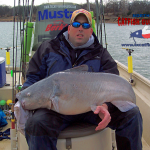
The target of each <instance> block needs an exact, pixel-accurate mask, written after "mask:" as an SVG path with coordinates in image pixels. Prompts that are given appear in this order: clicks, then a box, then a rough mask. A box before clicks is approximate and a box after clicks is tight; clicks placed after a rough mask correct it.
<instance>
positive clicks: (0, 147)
mask: <svg viewBox="0 0 150 150" xmlns="http://www.w3.org/2000/svg"><path fill="white" fill-rule="evenodd" d="M18 77H19V74H18V73H17V76H16V79H19V78H18ZM6 82H7V83H8V84H10V86H12V77H11V76H10V74H7V75H6ZM6 88H7V87H6ZM10 127H11V122H10V120H8V125H7V126H5V127H4V128H3V130H2V131H5V130H6V129H8V128H10ZM142 143H143V150H150V146H149V145H148V144H147V143H146V141H145V140H144V139H143V138H142ZM0 150H11V140H9V139H4V140H2V141H0Z"/></svg>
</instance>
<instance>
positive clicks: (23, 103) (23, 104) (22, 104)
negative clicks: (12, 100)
mask: <svg viewBox="0 0 150 150" xmlns="http://www.w3.org/2000/svg"><path fill="white" fill-rule="evenodd" d="M21 106H22V108H23V109H25V101H24V100H22V102H21Z"/></svg>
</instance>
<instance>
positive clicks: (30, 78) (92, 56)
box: [22, 26, 119, 89]
mask: <svg viewBox="0 0 150 150" xmlns="http://www.w3.org/2000/svg"><path fill="white" fill-rule="evenodd" d="M67 30H68V26H67V27H65V28H64V29H63V30H62V31H61V32H60V33H59V34H58V35H57V37H56V38H54V39H52V40H47V41H45V42H43V43H42V44H41V45H40V46H39V48H38V49H37V51H36V52H35V54H34V55H33V57H32V58H31V60H30V62H29V68H28V71H27V74H26V82H25V83H24V85H23V88H22V89H24V88H26V87H28V86H30V85H32V84H34V83H35V82H37V81H39V80H41V79H44V78H46V77H48V76H50V75H52V74H53V73H56V72H59V71H63V70H66V69H69V68H72V67H75V66H79V65H82V64H86V65H88V67H89V70H88V71H89V72H105V73H113V74H117V75H118V74H119V72H118V69H117V64H116V62H115V61H114V59H113V58H112V57H111V55H110V54H109V52H108V51H107V49H105V48H103V47H102V45H100V43H99V41H98V39H97V37H96V35H95V34H94V33H93V34H92V36H93V37H94V42H93V44H91V45H90V46H88V47H82V48H75V49H74V48H73V47H72V46H71V45H70V43H69V42H68V41H67V40H66V37H65V36H64V34H63V33H65V32H66V31H67ZM87 45H88V44H87Z"/></svg>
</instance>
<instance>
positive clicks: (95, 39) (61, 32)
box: [57, 24, 99, 44]
mask: <svg viewBox="0 0 150 150" xmlns="http://www.w3.org/2000/svg"><path fill="white" fill-rule="evenodd" d="M69 25H70V24H68V25H67V26H66V27H64V28H63V29H62V30H61V31H60V32H59V34H58V35H57V38H59V37H60V36H62V35H63V33H64V32H66V31H68V26H69ZM92 35H93V36H94V42H96V43H97V44H99V41H98V38H97V36H96V35H95V33H94V32H93V33H92Z"/></svg>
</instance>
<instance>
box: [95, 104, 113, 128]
mask: <svg viewBox="0 0 150 150" xmlns="http://www.w3.org/2000/svg"><path fill="white" fill-rule="evenodd" d="M94 114H99V117H100V118H101V119H102V121H101V122H100V123H99V124H98V126H97V127H96V129H95V130H96V131H97V130H101V129H104V128H105V127H106V126H107V125H108V124H109V122H110V121H111V116H110V114H109V112H108V106H107V105H106V104H105V103H104V104H103V105H101V106H97V108H96V110H95V112H94Z"/></svg>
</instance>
